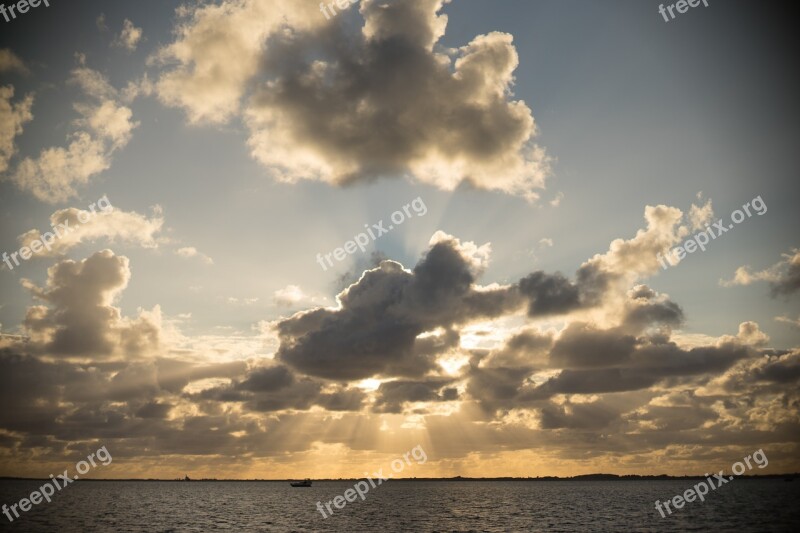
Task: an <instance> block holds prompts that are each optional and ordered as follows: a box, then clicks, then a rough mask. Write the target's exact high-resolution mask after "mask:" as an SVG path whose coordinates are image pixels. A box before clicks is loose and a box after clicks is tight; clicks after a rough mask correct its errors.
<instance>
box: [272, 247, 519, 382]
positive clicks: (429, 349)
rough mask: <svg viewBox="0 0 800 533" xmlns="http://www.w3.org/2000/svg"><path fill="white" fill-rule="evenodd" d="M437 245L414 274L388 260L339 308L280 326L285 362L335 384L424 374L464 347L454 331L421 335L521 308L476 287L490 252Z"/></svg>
mask: <svg viewBox="0 0 800 533" xmlns="http://www.w3.org/2000/svg"><path fill="white" fill-rule="evenodd" d="M432 243H433V244H432V245H431V247H430V249H429V250H428V252H427V253H426V255H425V256H424V257H423V259H422V260H421V261H420V262H419V263H418V264H417V266H416V267H415V268H414V270H413V271H408V270H406V269H404V268H403V267H402V265H400V264H399V263H396V262H394V261H383V262H381V264H380V266H378V267H377V268H374V269H370V270H367V271H365V272H364V274H363V275H362V276H361V278H360V279H359V280H358V281H357V282H356V283H354V284H353V285H351V286H349V287H348V288H347V289H345V290H344V291H343V292H342V293H340V294H339V295H338V296H337V300H338V302H339V307H338V308H317V309H314V310H310V311H306V312H301V313H297V314H295V315H293V316H292V317H291V318H288V319H285V320H282V321H279V322H278V323H277V324H276V325H275V330H276V331H277V333H278V335H279V337H280V340H281V345H280V348H279V350H278V352H277V354H276V355H277V358H278V359H279V360H281V361H283V362H284V363H286V364H287V365H289V366H291V367H293V368H294V369H296V370H298V371H300V372H303V373H306V374H309V375H312V376H317V377H322V378H327V379H363V378H368V377H371V376H374V375H399V376H408V377H418V376H421V375H423V374H425V372H426V371H428V370H431V369H433V368H434V366H435V356H436V355H437V354H439V353H442V352H443V351H445V350H447V349H449V348H450V347H452V346H454V345H455V344H456V343H457V342H458V335H455V334H452V333H445V334H443V335H441V336H432V337H420V336H421V335H422V334H423V333H426V332H432V331H434V330H437V328H443V329H444V330H445V331H448V330H450V328H451V327H453V326H455V325H457V324H462V323H466V322H468V321H470V320H473V319H476V318H483V317H494V316H499V315H501V314H504V313H506V312H508V311H509V310H512V309H515V308H519V307H521V305H522V303H523V300H522V299H521V298H520V297H519V296H518V295H517V294H515V292H514V290H513V289H510V288H502V287H501V288H494V289H481V288H479V287H477V286H476V285H475V275H476V272H478V271H479V270H480V269H481V267H482V261H483V260H484V259H485V256H484V254H485V251H486V249H485V248H479V247H477V246H475V245H474V244H472V243H463V244H462V243H461V242H460V241H458V240H457V239H454V238H452V237H450V238H449V239H445V238H444V237H443V236H442V235H437V236H435V238H434V239H432Z"/></svg>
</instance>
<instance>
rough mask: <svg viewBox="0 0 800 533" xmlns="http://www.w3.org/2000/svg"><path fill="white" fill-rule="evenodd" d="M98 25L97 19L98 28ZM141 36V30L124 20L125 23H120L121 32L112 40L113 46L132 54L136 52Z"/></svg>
mask: <svg viewBox="0 0 800 533" xmlns="http://www.w3.org/2000/svg"><path fill="white" fill-rule="evenodd" d="M101 16H102V15H101ZM103 23H104V24H105V21H103ZM99 25H100V22H99V19H98V26H99ZM142 35H143V32H142V28H137V27H136V26H134V25H133V22H131V21H130V20H128V19H125V21H124V22H123V23H122V32H121V33H120V34H119V36H118V37H117V38H116V39H115V40H114V45H115V46H119V47H120V48H124V49H125V50H127V51H128V52H133V51H135V50H136V46H138V44H139V41H141V40H142Z"/></svg>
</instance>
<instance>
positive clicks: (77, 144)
mask: <svg viewBox="0 0 800 533" xmlns="http://www.w3.org/2000/svg"><path fill="white" fill-rule="evenodd" d="M79 61H81V63H82V62H83V59H82V58H79ZM71 82H72V83H75V84H76V85H78V86H80V87H81V88H82V89H83V90H84V92H85V93H86V94H87V96H89V97H90V99H91V100H92V103H90V104H86V103H78V104H76V105H75V110H76V111H77V112H78V113H79V115H80V118H79V119H78V120H76V121H75V125H76V126H77V127H78V129H77V130H76V131H75V132H73V133H72V134H71V135H70V136H69V138H70V143H69V146H67V147H66V148H63V147H53V148H47V149H45V150H43V151H42V152H41V153H40V154H39V156H38V157H36V158H31V157H26V158H25V159H24V160H22V161H21V162H20V163H19V165H18V166H17V168H16V170H15V171H14V173H13V174H12V175H11V180H12V181H13V182H14V183H15V184H16V185H17V186H18V187H19V188H20V189H21V190H24V191H28V192H30V193H31V194H33V195H34V196H35V197H36V198H38V199H39V200H41V201H43V202H48V203H58V202H63V201H66V200H68V199H69V198H71V197H73V196H75V195H76V194H77V190H76V188H77V187H78V186H81V185H85V184H87V183H88V182H89V180H90V179H91V178H92V177H93V176H95V175H97V174H99V173H100V172H103V171H104V170H107V169H108V168H109V167H110V166H111V156H112V154H113V153H114V152H115V151H116V150H119V149H121V148H123V147H124V146H125V145H126V144H127V143H128V141H129V140H130V138H131V135H132V133H133V130H134V129H135V128H136V127H137V126H138V123H137V122H134V121H133V120H132V117H133V112H132V111H131V110H130V108H128V107H126V106H124V105H122V104H121V103H120V102H119V95H118V93H117V91H116V89H114V88H113V87H112V86H111V85H110V84H109V83H108V80H107V79H106V78H105V77H104V76H103V75H102V74H100V73H99V72H97V71H95V70H92V69H89V68H86V67H85V66H83V65H81V66H80V67H79V68H76V69H74V70H73V71H72V77H71Z"/></svg>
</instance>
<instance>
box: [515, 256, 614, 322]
mask: <svg viewBox="0 0 800 533" xmlns="http://www.w3.org/2000/svg"><path fill="white" fill-rule="evenodd" d="M608 283H609V275H608V274H607V273H604V272H603V271H602V270H600V268H599V266H598V265H595V264H585V265H583V266H581V268H580V269H578V273H577V281H576V282H575V283H573V282H571V281H569V280H568V279H567V278H565V277H564V276H562V275H561V274H558V273H556V274H546V273H545V272H542V271H541V270H540V271H538V272H534V273H532V274H529V275H528V276H526V277H524V278H522V279H521V280H520V281H519V290H520V292H521V293H522V294H523V295H524V296H526V297H527V298H528V300H529V304H528V316H531V317H537V316H542V315H554V314H564V313H569V312H570V311H574V310H576V309H584V308H587V307H592V306H594V305H597V304H598V303H599V301H600V299H601V298H602V295H603V293H604V292H605V290H606V288H607V286H608Z"/></svg>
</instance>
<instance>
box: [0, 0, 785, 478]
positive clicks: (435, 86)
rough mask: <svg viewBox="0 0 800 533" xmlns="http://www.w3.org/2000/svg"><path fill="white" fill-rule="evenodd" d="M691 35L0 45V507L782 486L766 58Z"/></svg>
mask: <svg viewBox="0 0 800 533" xmlns="http://www.w3.org/2000/svg"><path fill="white" fill-rule="evenodd" d="M708 4H709V5H708V6H707V7H706V6H704V5H703V3H700V4H699V5H698V7H695V8H690V9H688V11H687V12H686V13H683V14H677V13H676V14H677V16H676V17H675V18H674V19H673V20H669V21H665V19H664V18H663V17H662V15H661V14H659V11H658V6H659V4H657V3H655V2H649V1H646V2H645V1H638V2H632V1H615V0H604V1H603V2H584V1H578V0H534V1H532V0H503V1H495V2H489V1H486V0H481V1H477V0H476V1H464V0H453V1H452V2H448V1H445V0H361V1H360V2H356V3H354V4H353V5H351V6H349V7H347V8H345V9H342V10H339V9H338V8H335V6H333V8H331V7H328V8H327V9H326V10H325V12H324V13H323V11H322V10H321V9H320V5H319V2H313V1H305V0H216V1H197V2H189V1H186V2H181V1H173V0H163V1H158V2H155V1H152V0H150V1H139V2H130V1H127V2H126V1H122V0H106V1H100V0H81V1H73V2H65V1H63V0H50V2H49V6H48V5H45V4H44V3H42V4H40V5H39V6H38V7H36V8H31V9H29V10H28V11H27V12H26V13H16V18H13V17H11V18H9V21H6V20H5V19H3V18H0V253H3V254H4V255H3V256H2V259H3V263H2V264H1V265H0V291H1V292H0V293H1V294H2V297H1V298H0V398H2V402H1V403H0V405H2V407H1V408H0V475H6V476H47V475H48V474H50V473H53V472H60V471H61V470H63V467H64V466H65V465H69V464H72V463H74V461H75V460H76V459H77V458H80V457H85V456H86V455H87V451H93V450H96V449H97V448H98V447H99V446H103V445H104V446H106V447H107V449H108V451H109V452H110V453H111V454H112V455H113V457H114V462H113V464H112V465H110V466H108V467H106V468H104V469H103V470H102V471H99V472H95V473H93V474H92V475H95V476H96V477H106V478H136V477H158V478H174V477H182V476H183V475H185V474H189V475H190V476H191V477H196V478H199V477H209V478H212V477H213V478H237V479H252V478H260V479H265V478H275V479H278V478H304V477H310V478H331V477H357V476H361V475H362V474H363V472H364V471H367V470H369V469H370V468H378V467H380V466H382V465H385V464H387V463H388V462H389V461H391V460H392V459H394V458H396V457H399V456H402V454H403V453H406V452H408V451H409V450H411V449H412V448H414V447H416V446H421V447H422V448H423V449H424V450H425V452H426V454H427V457H428V460H427V461H426V462H425V464H424V465H416V466H415V468H414V472H411V471H410V470H409V471H408V472H407V473H404V475H407V476H409V477H410V476H416V477H437V476H455V475H462V476H476V477H479V476H545V475H562V476H568V475H576V474H585V473H593V472H610V473H617V474H630V473H638V474H661V473H667V474H696V473H701V474H702V473H703V472H707V471H710V470H712V469H715V468H717V469H719V468H726V467H729V465H730V464H732V463H733V462H735V461H737V460H738V459H741V458H742V457H744V456H746V455H748V454H751V453H753V452H755V451H756V450H759V449H762V450H763V451H764V453H765V454H766V456H767V457H768V458H769V466H768V467H767V468H765V469H764V470H763V472H766V473H769V472H789V471H798V470H800V447H799V446H798V443H800V414H799V411H798V407H800V395H798V382H799V381H800V301H799V300H798V296H799V295H800V249H799V248H800V242H799V241H798V240H797V228H798V227H800V224H799V223H800V216H799V215H798V210H797V207H796V206H797V203H798V200H800V197H799V196H800V195H799V194H798V185H797V168H796V167H797V165H796V147H797V146H798V141H799V140H800V139H799V138H798V137H800V133H799V132H800V130H799V129H798V127H797V125H798V118H799V117H800V113H799V111H800V109H798V105H799V104H798V102H797V98H796V97H795V95H796V94H798V92H800V91H799V89H800V87H799V86H800V78H798V76H797V75H796V72H795V70H796V61H795V60H794V58H793V57H792V56H791V55H790V52H789V50H792V49H794V46H793V45H795V44H796V43H795V41H796V37H794V35H793V34H794V31H793V28H792V26H791V19H789V18H788V17H786V16H785V15H784V14H782V13H781V9H780V8H777V7H775V6H765V5H760V4H756V3H754V2H745V1H738V0H729V1H726V2H720V1H714V0H711V1H710V2H709V3H708ZM334 9H335V11H336V14H335V15H334V14H332V11H333V10H334ZM57 230H58V231H57ZM687 243H690V244H687ZM677 247H680V248H681V249H680V251H678V250H676V248H677ZM702 248H705V250H703V249H702ZM14 254H16V255H14Z"/></svg>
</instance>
